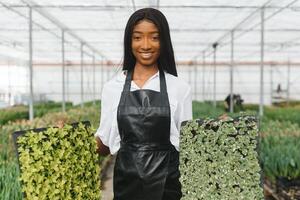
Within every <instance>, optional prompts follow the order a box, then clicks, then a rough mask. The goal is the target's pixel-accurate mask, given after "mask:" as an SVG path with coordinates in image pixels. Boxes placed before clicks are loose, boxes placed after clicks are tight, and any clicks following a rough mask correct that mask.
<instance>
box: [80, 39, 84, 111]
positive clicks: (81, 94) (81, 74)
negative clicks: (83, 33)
mask: <svg viewBox="0 0 300 200" xmlns="http://www.w3.org/2000/svg"><path fill="white" fill-rule="evenodd" d="M80 88H81V89H80V97H81V98H80V99H81V103H80V106H81V108H83V107H84V105H83V43H81V44H80Z"/></svg>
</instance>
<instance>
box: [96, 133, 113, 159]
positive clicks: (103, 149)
mask: <svg viewBox="0 0 300 200" xmlns="http://www.w3.org/2000/svg"><path fill="white" fill-rule="evenodd" d="M96 141H97V153H98V154H99V155H101V156H107V155H108V154H110V151H109V148H108V147H107V146H106V145H104V144H103V143H102V141H101V139H100V138H99V137H96Z"/></svg>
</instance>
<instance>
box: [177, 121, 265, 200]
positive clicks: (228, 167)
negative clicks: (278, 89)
mask: <svg viewBox="0 0 300 200" xmlns="http://www.w3.org/2000/svg"><path fill="white" fill-rule="evenodd" d="M181 131H182V132H181V140H180V172H181V182H182V185H183V187H182V192H183V195H184V196H183V198H182V199H183V200H190V199H205V200H209V199H211V200H216V199H218V200H219V199H220V200H222V199H226V200H227V199H232V200H234V199H238V200H240V199H244V200H246V199H249V200H257V199H263V190H262V188H261V187H260V167H259V163H258V158H257V157H258V155H257V152H256V139H257V135H258V130H257V126H256V120H255V118H253V117H247V116H244V117H240V118H237V119H236V120H233V119H232V118H228V119H226V120H213V119H206V120H191V121H189V122H187V124H186V125H185V126H183V127H182V129H181Z"/></svg>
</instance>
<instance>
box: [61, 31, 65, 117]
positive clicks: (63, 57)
mask: <svg viewBox="0 0 300 200" xmlns="http://www.w3.org/2000/svg"><path fill="white" fill-rule="evenodd" d="M61 57H62V61H61V63H62V112H66V87H65V31H64V30H62V31H61Z"/></svg>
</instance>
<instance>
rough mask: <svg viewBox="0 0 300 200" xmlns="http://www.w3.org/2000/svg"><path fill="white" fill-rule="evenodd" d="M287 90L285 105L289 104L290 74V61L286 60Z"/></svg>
mask: <svg viewBox="0 0 300 200" xmlns="http://www.w3.org/2000/svg"><path fill="white" fill-rule="evenodd" d="M287 70H288V71H287V89H286V103H287V105H289V103H290V74H291V73H290V72H291V64H290V59H289V60H288V69H287Z"/></svg>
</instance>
